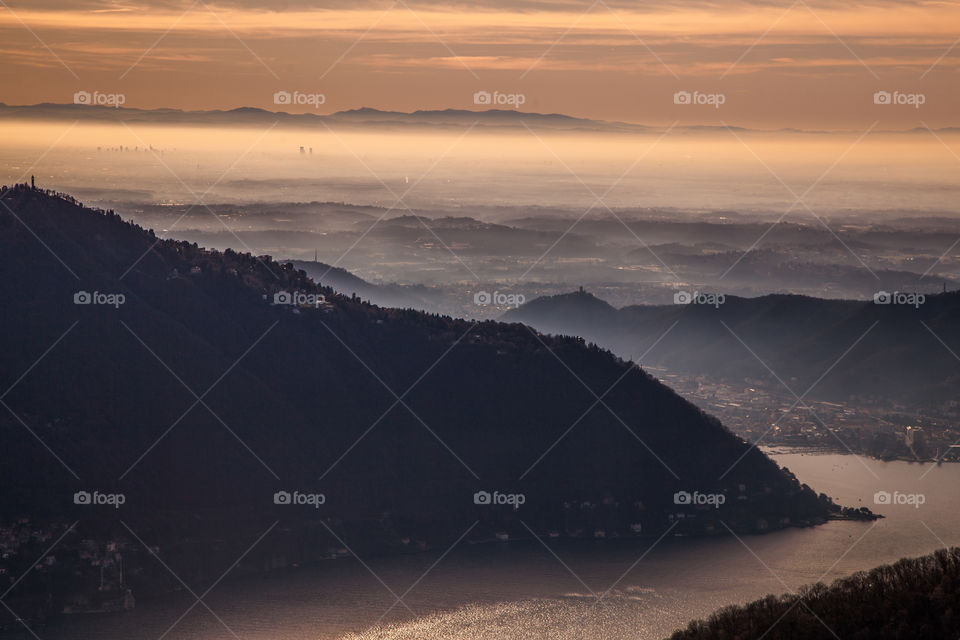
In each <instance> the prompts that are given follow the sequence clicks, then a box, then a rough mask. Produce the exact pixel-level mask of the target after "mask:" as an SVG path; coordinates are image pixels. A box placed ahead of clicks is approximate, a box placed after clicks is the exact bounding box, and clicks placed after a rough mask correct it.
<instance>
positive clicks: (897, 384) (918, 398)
mask: <svg viewBox="0 0 960 640" xmlns="http://www.w3.org/2000/svg"><path fill="white" fill-rule="evenodd" d="M503 319H504V320H506V321H513V322H525V323H528V324H530V325H531V326H533V327H536V328H537V329H539V330H541V331H544V332H548V333H554V334H562V335H579V336H583V337H584V338H586V339H587V340H591V341H595V342H596V343H597V344H600V345H602V346H604V347H606V348H609V349H611V350H613V351H614V352H615V353H618V354H620V355H623V356H636V355H637V354H640V353H643V352H644V351H645V350H646V349H647V348H648V347H650V346H651V345H652V344H653V342H654V341H655V340H657V339H658V338H659V337H660V336H662V335H663V334H664V332H666V331H667V329H668V328H670V327H671V326H672V325H674V323H676V326H674V328H673V329H672V330H671V331H670V332H669V333H667V334H666V335H665V336H664V337H663V339H662V340H661V341H660V342H659V343H657V345H656V347H655V348H653V349H652V350H650V352H649V353H648V354H647V355H646V357H645V358H644V363H646V364H650V365H657V366H663V367H666V368H667V369H669V370H670V371H672V372H676V373H686V374H692V375H706V376H711V377H714V378H716V379H718V380H725V381H732V382H741V383H742V382H745V381H747V380H751V379H752V380H767V381H768V382H769V383H770V384H771V385H773V386H778V387H779V382H778V381H777V380H776V379H775V378H774V377H773V376H772V375H771V373H770V372H769V371H768V369H767V367H769V368H770V369H771V370H773V372H774V373H776V375H777V376H778V377H779V378H781V379H782V380H783V381H785V382H787V384H789V385H790V386H791V387H793V388H794V390H795V391H796V393H798V394H801V393H803V392H804V391H806V390H807V388H808V387H810V386H811V385H813V384H814V382H816V381H817V379H818V378H820V377H821V376H822V375H824V373H826V372H828V371H829V373H828V377H827V378H825V379H824V380H823V381H822V383H821V384H818V385H817V386H816V387H814V389H813V391H812V392H811V397H813V398H822V399H825V400H832V401H845V400H850V399H851V397H856V398H859V399H861V400H864V401H867V402H871V403H878V404H880V405H888V406H892V405H894V404H902V405H906V406H913V407H918V406H919V407H925V408H927V409H933V408H940V409H941V410H942V411H944V412H945V413H948V412H949V411H951V410H955V409H951V407H954V406H955V400H956V389H957V387H958V385H960V362H958V361H957V360H956V358H955V357H954V356H953V355H951V353H950V350H949V349H952V350H953V351H954V352H955V353H960V292H949V293H944V294H935V295H931V294H928V295H926V301H925V302H924V303H923V304H921V305H920V306H919V308H917V307H915V306H909V305H902V304H875V303H874V302H873V301H872V300H871V301H845V300H823V299H818V298H810V297H806V296H797V295H768V296H762V297H759V298H738V297H733V296H728V297H727V298H726V301H725V302H724V304H722V305H720V306H719V307H714V306H710V305H702V304H692V305H682V304H679V305H664V306H631V307H624V308H623V309H619V310H618V309H614V308H613V307H610V306H609V305H606V304H605V303H602V301H599V300H597V299H596V298H595V297H594V296H592V295H590V294H588V293H572V294H564V295H559V296H553V297H548V298H540V299H536V300H532V301H530V302H529V303H527V304H526V305H524V306H522V307H520V308H518V309H514V310H510V311H509V312H507V313H506V314H505V315H504V316H503ZM724 325H726V326H724ZM871 327H873V328H872V329H871ZM738 338H739V339H738ZM938 338H939V340H938ZM740 340H742V341H743V343H745V344H746V345H748V346H749V347H750V349H751V350H753V352H754V353H755V354H756V356H759V358H760V359H761V360H763V363H765V364H766V366H765V365H764V364H763V363H761V362H760V361H759V360H758V359H757V357H755V356H754V355H753V354H751V353H750V351H749V350H748V349H747V348H746V347H745V346H744V344H741V342H740ZM858 340H859V342H858ZM940 340H942V341H943V342H945V343H946V344H947V345H948V346H949V349H947V348H945V347H944V345H943V344H941V343H940ZM848 349H849V352H848V353H846V355H845V356H843V357H842V358H841V356H842V355H843V354H844V353H845V352H847V350H848ZM838 360H839V362H838ZM641 364H643V363H641Z"/></svg>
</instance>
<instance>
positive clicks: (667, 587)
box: [40, 449, 960, 640]
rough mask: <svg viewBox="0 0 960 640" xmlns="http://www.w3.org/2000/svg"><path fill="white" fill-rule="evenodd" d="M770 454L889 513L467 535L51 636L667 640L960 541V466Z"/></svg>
mask: <svg viewBox="0 0 960 640" xmlns="http://www.w3.org/2000/svg"><path fill="white" fill-rule="evenodd" d="M768 453H769V454H770V455H771V456H772V457H773V458H774V459H775V460H777V462H778V463H780V464H781V465H783V466H786V467H788V468H789V469H790V470H791V471H793V472H794V473H795V474H796V475H797V477H798V478H799V479H800V480H801V482H805V483H807V484H809V485H810V486H811V487H813V488H814V489H815V490H816V491H818V492H821V491H822V492H824V493H827V494H828V495H830V496H832V497H833V498H834V499H835V500H836V501H837V502H838V503H840V504H843V505H848V506H861V505H867V506H869V507H870V508H871V509H873V510H874V511H875V512H878V513H881V514H883V515H884V516H886V517H885V518H884V519H881V520H879V521H877V522H845V521H844V522H830V523H828V524H826V525H823V526H819V527H814V528H808V529H791V530H787V531H781V532H776V533H772V534H768V535H757V536H743V537H742V538H740V539H738V538H735V537H733V536H730V535H728V536H721V537H717V538H710V539H695V538H683V537H673V536H670V537H667V538H664V539H662V540H661V541H659V542H656V541H654V540H640V541H638V540H606V541H574V540H560V539H554V540H546V541H544V543H540V542H537V541H535V540H527V541H518V542H510V543H501V544H492V545H474V546H471V545H462V546H458V547H456V548H454V549H453V550H452V551H450V552H449V553H448V554H447V555H446V556H443V557H442V558H441V554H443V553H444V551H443V550H437V551H435V552H430V553H424V554H419V555H412V556H403V557H395V558H380V559H371V560H369V561H368V562H366V563H364V562H361V561H359V560H357V559H352V558H350V559H343V560H337V561H335V562H331V563H328V564H324V565H323V566H314V567H306V568H300V569H295V570H290V571H285V572H282V573H276V574H273V575H270V576H267V577H258V578H250V579H240V580H235V581H225V582H223V583H221V584H219V585H218V586H216V587H215V588H214V589H212V590H211V591H210V593H209V594H208V595H206V596H205V597H204V598H203V600H204V603H205V605H206V606H205V605H204V604H197V605H196V606H195V607H194V608H193V609H191V610H190V611H189V612H188V613H185V612H187V611H188V609H190V607H191V605H193V604H194V602H195V599H194V598H193V597H192V596H191V595H190V594H189V593H186V592H183V593H181V594H178V595H174V596H170V597H165V598H163V599H161V600H157V601H149V602H148V601H144V602H140V603H138V606H137V609H136V610H134V611H131V612H128V613H121V614H110V615H86V616H72V617H70V618H67V619H64V620H63V621H61V622H58V623H57V624H55V625H51V626H49V627H47V628H46V629H44V630H43V631H42V632H41V633H40V635H41V636H42V637H43V639H44V640H87V639H90V640H93V639H97V640H114V639H115V640H128V639H130V638H148V639H149V640H163V639H170V640H174V639H184V640H187V639H189V640H214V639H219V638H224V639H227V638H232V639H235V638H236V637H237V636H239V637H240V638H243V639H244V640H307V639H309V640H325V639H333V638H349V639H351V640H354V639H355V640H359V639H374V638H377V639H388V638H389V639H401V638H404V639H406V638H423V639H433V638H458V639H469V640H481V639H486V638H491V639H492V638H497V639H502V638H523V639H526V638H604V639H608V638H609V639H618V638H635V639H640V640H647V639H652V638H657V639H659V638H664V637H666V636H668V635H669V634H670V633H671V632H672V631H673V630H675V629H677V628H678V627H681V626H684V625H686V623H687V622H689V621H690V620H691V619H693V618H697V617H704V616H707V615H709V614H710V613H711V612H712V611H714V610H716V609H717V608H719V607H722V606H724V605H728V604H735V603H744V602H748V601H750V600H753V599H756V598H758V597H762V596H764V595H766V594H768V593H777V594H779V593H783V592H786V591H787V590H788V589H796V588H797V587H799V586H801V585H803V584H807V583H810V582H815V581H817V580H821V579H823V580H826V581H832V580H834V579H836V578H838V577H840V576H844V575H849V574H851V573H853V572H856V571H860V570H866V569H870V568H872V567H874V566H877V565H880V564H885V563H889V562H892V561H895V560H897V559H899V558H901V557H904V556H917V555H922V554H926V553H929V552H931V551H933V550H935V549H937V548H940V547H943V546H944V545H960V492H958V491H957V490H956V488H957V486H960V465H956V464H952V465H951V464H945V465H943V466H941V467H936V466H933V465H929V464H923V465H921V464H910V463H906V462H901V461H895V462H881V461H877V460H868V459H863V458H858V457H854V456H851V455H839V454H837V455H834V454H825V455H819V454H812V453H799V452H796V451H790V450H787V449H773V450H768ZM878 491H885V492H888V493H890V494H891V495H892V496H895V497H894V498H893V500H891V502H893V501H894V500H897V499H899V500H901V501H904V502H906V501H908V500H909V499H908V498H905V497H904V496H908V495H915V494H921V495H922V496H923V504H916V503H917V502H919V500H909V501H910V502H912V504H882V505H875V504H874V494H875V493H876V492H878ZM545 545H546V546H545ZM547 546H549V549H548V548H547ZM605 592H608V593H606V594H605V595H604V593H605ZM198 593H200V592H199V591H198ZM394 594H395V595H394ZM395 596H400V597H402V601H401V602H398V601H397V598H396V597H395ZM597 596H602V597H601V598H600V599H599V600H598V597H597ZM207 607H209V609H208V608H207ZM211 611H212V612H214V613H211ZM234 634H236V635H234Z"/></svg>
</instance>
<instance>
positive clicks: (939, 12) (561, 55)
mask: <svg viewBox="0 0 960 640" xmlns="http://www.w3.org/2000/svg"><path fill="white" fill-rule="evenodd" d="M958 25H960V4H958V3H936V4H934V3H924V2H887V1H880V2H875V3H873V4H872V5H870V6H858V7H851V6H849V5H847V4H846V3H841V2H834V1H815V2H805V1H803V0H797V1H796V2H793V3H792V4H791V3H786V2H785V3H779V4H766V3H758V2H742V1H739V0H736V1H733V0H731V1H709V0H708V1H705V2H699V3H696V4H695V5H693V6H690V5H681V4H679V3H669V2H668V3H656V4H654V3H647V2H642V3H626V2H620V1H616V0H609V1H606V0H598V1H597V2H593V3H591V2H577V3H574V2H567V1H565V0H555V1H552V2H547V1H543V2H540V1H538V2H526V3H522V4H520V5H516V4H514V3H510V4H508V3H502V2H492V3H486V4H485V5H483V6H480V5H473V4H463V3H456V2H446V1H443V2H409V3H408V2H402V1H400V2H395V3H390V2H385V3H384V2H360V3H353V4H348V3H339V2H336V3H330V2H325V3H317V2H306V1H303V2H300V1H290V2H286V3H283V4H282V5H280V6H273V5H272V4H271V3H268V2H265V1H264V0H234V1H232V2H220V3H212V2H211V3H207V2H203V1H200V0H196V1H194V0H150V1H148V2H145V3H136V5H135V4H134V3H131V2H125V1H121V0H78V1H74V2H66V1H62V0H40V1H34V2H24V1H22V0H20V1H10V2H5V3H4V4H3V6H0V33H2V37H3V43H4V44H3V46H0V74H2V77H3V79H4V80H5V82H4V83H3V90H2V92H0V101H2V102H5V103H7V104H34V103H39V102H56V103H65V102H70V101H72V100H73V97H74V95H75V94H76V93H78V92H88V93H91V94H93V93H95V92H100V93H101V94H107V95H122V96H123V101H124V106H127V107H138V108H146V109H151V108H162V107H171V108H182V109H231V108H236V107H240V106H250V107H260V108H266V109H273V110H285V111H290V112H316V113H329V112H333V111H339V110H344V109H352V108H359V107H371V108H378V109H384V110H397V111H414V110H418V109H445V108H463V109H475V108H488V107H502V108H520V109H522V110H524V111H537V112H545V113H552V112H556V113H565V114H569V115H573V116H578V117H586V118H595V119H604V120H619V121H625V122H636V123H643V124H654V125H657V124H670V123H672V122H675V121H676V122H679V123H680V124H730V125H737V126H745V127H757V128H782V127H796V128H805V129H828V130H830V129H858V128H860V129H866V128H867V127H868V126H870V125H871V124H872V123H874V122H878V127H879V128H881V129H905V128H912V127H918V126H930V127H934V128H937V127H945V126H953V125H958V124H960V120H958V118H957V116H956V114H957V108H956V107H957V102H958V95H957V90H956V78H957V73H958V68H960V46H958V38H960V26H958ZM14 79H15V80H16V81H15V82H14V81H13V80H14ZM278 92H287V93H289V94H292V95H296V92H299V94H301V95H303V96H307V97H306V98H303V100H302V101H301V102H299V103H296V100H294V101H291V103H286V104H285V103H282V102H279V103H278V102H277V101H276V100H275V97H274V96H275V94H277V93H278ZM477 92H489V93H490V94H492V95H500V96H501V100H504V102H501V103H499V104H482V103H477V102H475V99H474V94H476V93H477ZM495 92H499V94H497V93H495ZM683 92H686V93H687V94H690V95H691V96H694V98H693V100H692V101H693V102H696V101H697V97H699V99H700V102H701V103H700V104H685V103H684V102H683V99H682V98H681V99H679V100H678V99H677V98H676V94H678V93H680V95H683ZM310 96H313V98H311V97H310ZM317 96H322V98H317ZM502 96H506V97H502ZM515 96H520V98H519V99H517V98H515ZM704 96H706V97H704ZM710 96H722V98H720V99H719V100H718V99H716V98H710ZM884 96H889V98H885V97H884ZM898 100H899V104H896V103H897V102H898Z"/></svg>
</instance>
